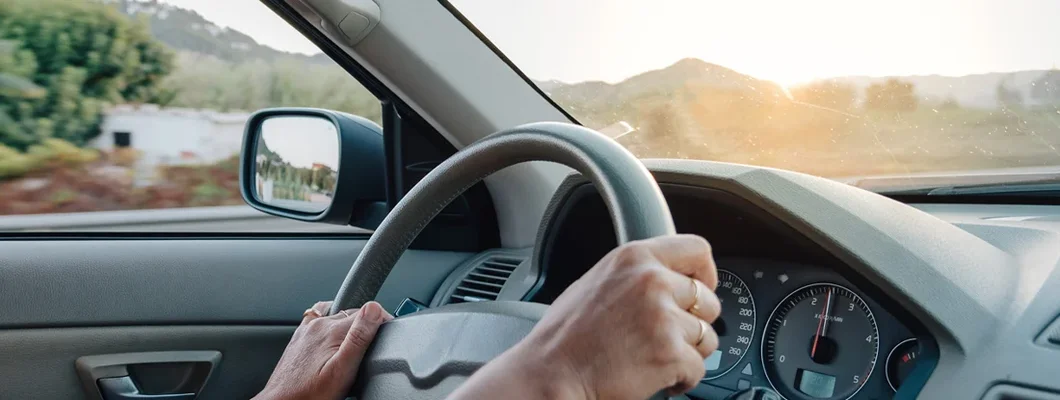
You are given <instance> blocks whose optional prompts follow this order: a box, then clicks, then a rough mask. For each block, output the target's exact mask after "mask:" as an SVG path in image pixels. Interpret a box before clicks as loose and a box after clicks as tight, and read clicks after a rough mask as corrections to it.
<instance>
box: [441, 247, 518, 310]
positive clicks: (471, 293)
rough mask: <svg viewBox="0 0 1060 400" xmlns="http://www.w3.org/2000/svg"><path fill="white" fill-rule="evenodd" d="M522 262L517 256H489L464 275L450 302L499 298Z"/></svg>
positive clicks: (450, 297)
mask: <svg viewBox="0 0 1060 400" xmlns="http://www.w3.org/2000/svg"><path fill="white" fill-rule="evenodd" d="M522 262H523V260H522V259H519V258H516V257H505V256H494V257H490V258H487V259H486V260H485V261H483V262H482V264H479V265H478V266H477V267H475V268H474V269H472V270H471V272H468V273H467V275H466V276H464V280H462V281H460V284H459V285H457V286H456V289H454V290H453V294H452V295H450V296H449V304H455V303H469V302H476V301H493V300H497V295H499V294H500V293H501V289H502V288H504V283H505V282H507V281H508V278H510V277H511V276H512V272H513V271H515V268H516V267H518V266H519V264H521V263H522Z"/></svg>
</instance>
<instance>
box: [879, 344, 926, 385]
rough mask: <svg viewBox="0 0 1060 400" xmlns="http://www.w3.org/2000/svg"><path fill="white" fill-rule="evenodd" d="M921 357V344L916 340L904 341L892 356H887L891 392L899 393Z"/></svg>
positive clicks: (895, 348)
mask: <svg viewBox="0 0 1060 400" xmlns="http://www.w3.org/2000/svg"><path fill="white" fill-rule="evenodd" d="M919 355H920V343H919V342H918V341H917V340H916V338H909V339H906V340H903V341H902V342H901V343H898V345H896V346H894V349H892V350H891V354H888V355H887V370H886V371H887V384H889V385H891V390H894V391H896V392H897V391H898V388H899V387H901V386H902V382H904V381H905V378H907V377H909V373H910V372H913V367H916V359H917V357H918V356H919Z"/></svg>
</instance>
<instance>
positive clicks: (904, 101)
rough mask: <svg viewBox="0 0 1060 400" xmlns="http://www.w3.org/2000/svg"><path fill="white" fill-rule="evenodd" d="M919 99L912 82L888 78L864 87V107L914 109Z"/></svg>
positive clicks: (872, 108)
mask: <svg viewBox="0 0 1060 400" xmlns="http://www.w3.org/2000/svg"><path fill="white" fill-rule="evenodd" d="M918 105H919V101H918V100H917V98H916V89H915V88H914V87H913V84H912V83H909V82H902V81H900V80H898V79H888V80H887V81H886V82H883V83H875V84H872V85H869V87H868V88H866V89H865V108H867V109H869V110H879V111H904V112H908V111H915V110H916V108H917V106H918Z"/></svg>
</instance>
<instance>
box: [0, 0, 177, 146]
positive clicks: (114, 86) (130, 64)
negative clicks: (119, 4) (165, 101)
mask: <svg viewBox="0 0 1060 400" xmlns="http://www.w3.org/2000/svg"><path fill="white" fill-rule="evenodd" d="M0 40H3V41H4V43H6V44H5V45H4V47H6V49H7V51H6V52H4V51H0V54H3V53H6V54H4V55H2V56H0V78H2V79H0V82H6V84H5V85H4V87H7V88H16V91H17V92H18V93H20V94H23V95H19V96H10V95H4V96H0V144H4V145H6V146H8V147H11V148H15V149H19V150H25V149H28V148H29V147H31V146H33V145H36V144H39V143H41V142H42V141H44V140H45V139H48V138H58V139H62V140H65V141H67V142H70V143H73V144H75V145H82V144H84V143H85V142H86V141H87V140H89V139H91V138H92V137H94V136H95V135H97V134H98V127H99V124H100V121H101V113H102V111H103V108H104V107H105V106H106V105H107V104H115V103H127V102H134V103H136V102H156V101H157V100H158V99H159V97H160V96H163V95H165V92H164V91H162V90H160V89H159V87H158V84H159V83H160V82H161V80H162V78H163V77H165V76H166V75H167V74H168V73H169V72H170V70H171V69H172V62H173V60H172V54H171V53H170V52H169V51H168V50H166V48H165V47H164V46H163V45H161V44H160V43H159V42H157V41H155V40H154V39H153V38H152V37H151V35H150V33H149V31H148V29H147V27H146V26H145V25H144V24H143V23H139V22H136V21H131V20H130V19H129V18H127V17H126V16H125V15H123V14H122V13H121V12H119V11H118V10H116V9H114V8H111V7H109V6H106V5H104V4H103V3H101V2H95V1H66V0H5V1H3V2H0ZM16 82H17V83H16ZM27 83H28V84H31V85H33V86H32V87H30V86H26V84H27ZM34 87H36V88H43V90H44V93H42V92H41V90H40V89H36V90H34ZM26 94H28V96H27V95H26ZM34 94H36V95H34Z"/></svg>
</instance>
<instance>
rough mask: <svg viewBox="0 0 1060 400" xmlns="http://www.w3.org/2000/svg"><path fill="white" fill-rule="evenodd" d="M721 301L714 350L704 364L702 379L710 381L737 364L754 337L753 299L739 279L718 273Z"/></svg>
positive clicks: (725, 273) (727, 272)
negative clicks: (704, 371) (705, 368)
mask: <svg viewBox="0 0 1060 400" xmlns="http://www.w3.org/2000/svg"><path fill="white" fill-rule="evenodd" d="M715 293H716V294H717V295H718V300H720V301H721V316H719V317H718V319H717V320H715V321H714V324H713V327H714V331H715V332H717V333H718V350H716V351H714V352H713V353H711V354H710V357H707V359H706V361H704V362H703V363H704V366H706V367H707V375H706V377H704V378H703V379H708V380H709V379H714V378H717V377H719V376H722V375H725V373H727V372H729V371H730V370H732V369H733V367H735V366H736V364H739V363H740V360H742V359H743V357H744V356H745V355H747V352H748V351H749V350H750V349H751V340H753V339H754V334H755V322H756V321H755V318H756V313H755V300H754V297H751V291H750V289H748V288H747V285H746V284H744V282H743V280H741V279H740V278H739V277H737V276H736V275H735V274H733V273H732V272H729V271H726V270H718V290H717V291H715Z"/></svg>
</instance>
